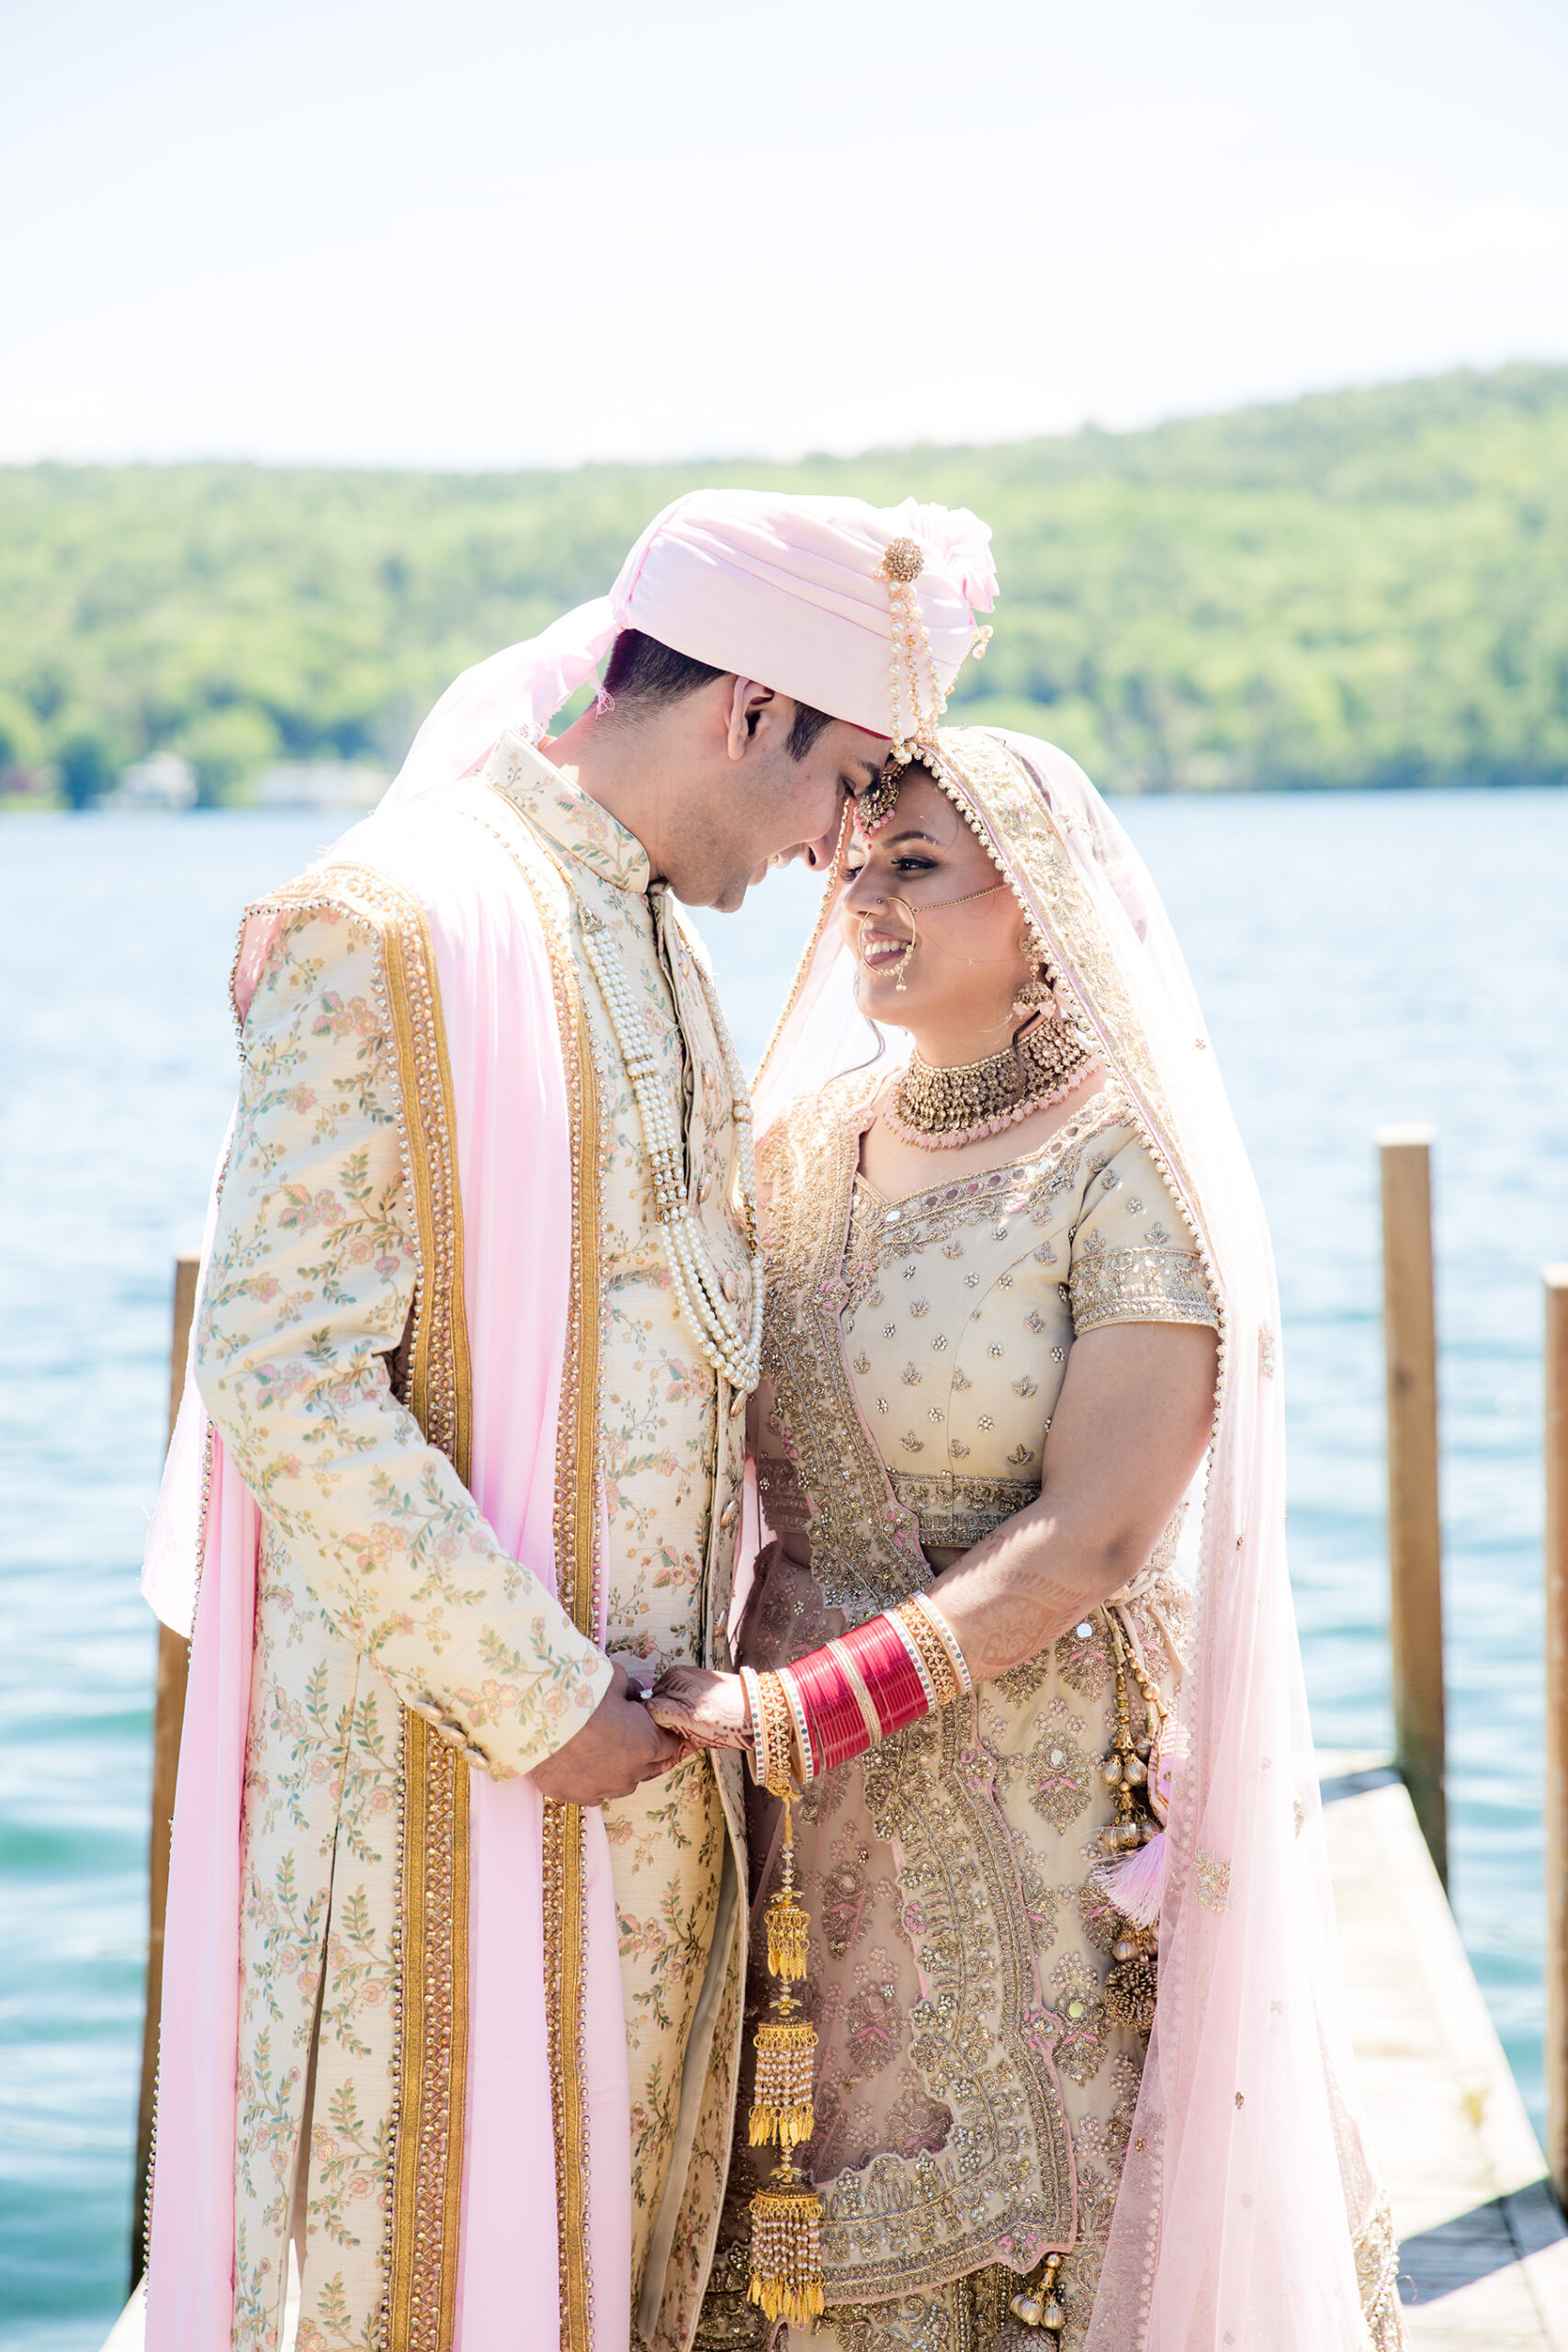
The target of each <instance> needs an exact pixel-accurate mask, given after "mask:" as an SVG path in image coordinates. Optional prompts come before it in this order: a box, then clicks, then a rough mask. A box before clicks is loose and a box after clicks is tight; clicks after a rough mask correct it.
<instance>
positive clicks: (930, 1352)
mask: <svg viewBox="0 0 1568 2352" xmlns="http://www.w3.org/2000/svg"><path fill="white" fill-rule="evenodd" d="M931 1157H932V1160H933V1163H935V1166H934V1168H933V1172H940V1161H941V1155H940V1154H937V1153H933V1154H932V1155H931ZM842 1271H843V1280H844V1282H845V1283H846V1285H847V1287H848V1292H849V1297H848V1301H847V1303H846V1306H845V1308H844V1312H843V1317H842V1323H841V1329H842V1331H843V1344H844V1356H845V1360H846V1363H847V1365H848V1369H849V1373H850V1375H851V1380H852V1386H853V1391H854V1396H855V1400H856V1402H857V1404H858V1405H859V1408H860V1410H861V1413H862V1415H863V1419H864V1421H865V1424H866V1427H867V1429H868V1430H870V1432H871V1435H872V1438H873V1440H874V1443H875V1446H876V1449H877V1452H878V1453H880V1454H881V1456H882V1458H883V1460H884V1462H885V1463H886V1465H887V1469H888V1475H889V1476H890V1478H891V1480H892V1484H893V1487H894V1491H895V1492H896V1494H897V1497H898V1499H899V1501H900V1502H901V1503H903V1504H905V1505H906V1507H907V1508H908V1510H911V1511H913V1512H914V1513H915V1515H916V1516H917V1518H918V1519H919V1526H920V1541H921V1543H922V1544H923V1545H924V1546H926V1547H927V1548H928V1549H930V1548H933V1547H941V1548H947V1549H952V1550H966V1549H967V1548H968V1546H969V1545H970V1544H976V1543H978V1542H979V1540H980V1538H981V1537H982V1536H984V1535H987V1534H989V1532H990V1531H991V1530H992V1529H993V1528H994V1527H998V1526H999V1525H1000V1523H1001V1522H1002V1521H1003V1520H1005V1519H1010V1518H1011V1517H1012V1515H1013V1513H1014V1512H1015V1511H1019V1510H1023V1509H1024V1508H1025V1507H1026V1505H1028V1504H1029V1503H1032V1501H1033V1500H1034V1499H1035V1498H1036V1497H1037V1496H1038V1494H1039V1492H1040V1483H1041V1463H1042V1457H1043V1453H1044V1446H1045V1438H1046V1433H1047V1431H1048V1430H1049V1429H1050V1427H1051V1416H1052V1413H1053V1412H1054V1411H1055V1405H1056V1399H1057V1397H1058V1396H1059V1394H1060V1393H1061V1386H1062V1381H1063V1378H1064V1377H1065V1375H1066V1365H1067V1357H1068V1354H1069V1351H1071V1349H1072V1346H1073V1342H1074V1340H1076V1339H1081V1338H1082V1336H1083V1335H1084V1333H1085V1332H1086V1331H1094V1330H1098V1329H1100V1327H1101V1326H1102V1325H1104V1324H1108V1323H1135V1322H1156V1323H1202V1324H1208V1325H1210V1326H1211V1327H1217V1325H1218V1321H1219V1317H1218V1315H1217V1313H1216V1310H1215V1306H1214V1301H1213V1294H1212V1292H1211V1290H1210V1287H1209V1283H1208V1279H1207V1276H1206V1275H1205V1273H1204V1271H1203V1264H1202V1260H1201V1257H1200V1256H1199V1254H1198V1251H1197V1250H1196V1248H1195V1247H1194V1244H1193V1238H1192V1235H1191V1232H1190V1229H1189V1227H1188V1225H1187V1222H1186V1219H1185V1217H1184V1216H1183V1215H1182V1212H1181V1209H1180V1208H1179V1205H1178V1204H1177V1203H1176V1201H1175V1200H1174V1199H1173V1198H1172V1196H1171V1193H1170V1190H1169V1188H1168V1185H1167V1183H1166V1181H1165V1179H1164V1177H1163V1176H1162V1175H1161V1174H1160V1171H1159V1170H1158V1169H1157V1168H1156V1165H1155V1162H1154V1160H1153V1159H1152V1158H1151V1156H1150V1154H1149V1151H1148V1148H1147V1147H1146V1146H1145V1144H1144V1143H1143V1141H1142V1140H1141V1138H1140V1137H1139V1136H1138V1133H1137V1130H1136V1128H1135V1127H1134V1124H1133V1122H1132V1119H1131V1117H1130V1115H1129V1114H1128V1110H1127V1106H1126V1103H1125V1102H1124V1101H1123V1100H1122V1099H1121V1098H1120V1097H1119V1096H1118V1095H1117V1094H1115V1093H1114V1092H1113V1091H1111V1090H1109V1089H1107V1090H1105V1091H1101V1092H1100V1093H1099V1094H1098V1095H1097V1096H1096V1097H1095V1098H1094V1099H1093V1100H1092V1101H1091V1102H1089V1103H1087V1104H1086V1105H1085V1106H1084V1108H1083V1109H1082V1110H1081V1111H1079V1112H1078V1113H1077V1114H1075V1116H1074V1117H1073V1118H1071V1119H1070V1120H1068V1122H1067V1123H1066V1125H1065V1126H1063V1127H1060V1128H1058V1130H1057V1131H1056V1133H1055V1135H1054V1136H1052V1137H1051V1138H1050V1140H1049V1141H1048V1142H1047V1143H1044V1144H1042V1145H1041V1146H1040V1147H1039V1148H1038V1149H1036V1150H1034V1151H1032V1152H1029V1153H1027V1154H1025V1155H1024V1156H1023V1157H1022V1158H1021V1159H1016V1160H1013V1161H1012V1162H1011V1163H1010V1165H1009V1166H1007V1167H1005V1168H996V1169H991V1170H987V1172H986V1173H985V1174H983V1175H971V1176H963V1177H959V1178H956V1179H954V1180H953V1181H950V1182H945V1183H943V1182H938V1183H936V1184H933V1185H932V1187H931V1190H930V1191H928V1192H924V1193H914V1194H911V1195H910V1196H909V1197H908V1198H906V1199H904V1200H899V1201H886V1200H884V1199H883V1197H882V1196H881V1194H880V1193H877V1192H876V1191H875V1189H874V1187H873V1186H872V1185H871V1184H870V1183H868V1182H867V1181H866V1179H865V1178H864V1177H863V1176H858V1175H857V1176H856V1178H855V1179H854V1193H853V1199H852V1208H851V1214H850V1227H849V1239H848V1245H847V1248H846V1250H845V1252H844V1258H843V1269H842ZM761 1456H762V1459H761V1464H760V1476H761V1493H762V1499H763V1506H764V1510H765V1511H766V1514H767V1517H768V1520H769V1522H770V1524H771V1525H772V1526H773V1528H774V1529H775V1530H776V1531H778V1532H781V1533H782V1532H784V1531H785V1530H786V1529H793V1528H804V1524H805V1517H804V1508H803V1506H804V1498H802V1497H801V1496H800V1495H799V1493H798V1490H797V1488H796V1486H795V1477H794V1475H793V1465H792V1464H789V1463H788V1462H787V1461H784V1460H783V1459H781V1458H780V1457H779V1456H778V1455H777V1454H773V1453H771V1450H770V1448H769V1444H768V1437H767V1433H766V1431H765V1430H764V1433H763V1438H762V1444H761Z"/></svg>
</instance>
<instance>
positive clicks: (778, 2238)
mask: <svg viewBox="0 0 1568 2352" xmlns="http://www.w3.org/2000/svg"><path fill="white" fill-rule="evenodd" d="M810 1924H811V1922H810V1917H809V1914H808V1913H807V1912H806V1911H804V1910H803V1909H802V1908H801V1905H800V1903H799V1901H798V1899H797V1897H796V1895H795V1826H794V1823H793V1821H792V1819H791V1817H790V1801H789V1798H788V1796H787V1794H786V1795H785V1796H784V1875H783V1882H782V1883H781V1885H780V1887H779V1891H778V1893H777V1894H775V1895H774V1897H773V1901H772V1902H771V1903H770V1904H769V1905H768V1908H767V1914H766V1926H767V1937H768V1973H769V1975H770V1976H774V1977H777V1978H778V1979H779V1980H780V1987H781V1989H780V1990H779V1991H778V1992H776V1993H775V1994H774V1995H773V2003H772V2007H771V2010H770V2013H769V2016H768V2018H767V2019H766V2021H765V2022H764V2023H763V2024H761V2025H760V2026H759V2027H758V2028H757V2033H756V2041H755V2048H756V2053H757V2084H756V2095H755V2098H753V2101H752V2106H751V2145H752V2146H753V2147H754V2148H761V2147H766V2146H768V2145H769V2144H770V2143H772V2142H773V2141H776V2142H777V2143H778V2145H779V2147H780V2149H781V2151H782V2152H783V2155H784V2162H783V2163H782V2164H781V2165H779V2167H778V2169H777V2170H776V2171H775V2172H774V2174H773V2177H772V2179H771V2180H770V2181H769V2182H768V2185H767V2187H766V2188H760V2189H759V2190H758V2191H757V2194H756V2195H755V2196H754V2197H753V2198H752V2199H751V2286H750V2300H751V2301H752V2302H754V2303H756V2304H758V2305H760V2307H761V2312H762V2315H763V2317H764V2318H765V2319H767V2320H768V2321H769V2322H773V2321H774V2320H780V2319H787V2320H788V2321H790V2322H791V2323H792V2324H794V2325H796V2326H804V2325H805V2324H807V2322H808V2321H810V2320H814V2319H819V2318H820V2317H821V2315H822V2312H823V2309H824V2293H823V2290H824V2287H825V2285H826V2278H825V2276H824V2273H823V2269H822V2199H820V2197H818V2194H817V2191H816V2190H815V2189H814V2188H812V2186H811V2183H810V2182H809V2181H808V2180H807V2177H806V2176H805V2174H804V2173H802V2172H800V2171H798V2170H797V2169H796V2167H795V2164H794V2162H793V2157H794V2152H795V2149H796V2148H797V2147H799V2146H800V2144H801V2143H802V2142H803V2141H806V2140H809V2139H810V2137H811V2133H812V2131H813V2129H814V2127H815V2123H816V2116H815V2113H814V2111H813V2109H812V2104H811V2077H812V2072H813V2068H814V2064H815V2061H816V2056H817V2029H816V2027H815V2026H814V2025H812V2024H811V2023H810V2021H809V2019H808V2018H805V2017H803V2016H802V2015H801V2013H800V2006H799V2004H798V2002H796V2001H795V1999H793V1998H792V1996H791V1995H790V1992H789V1989H788V1987H789V1985H790V1984H791V1983H792V1982H793V1983H795V1984H799V1983H800V1982H801V1981H802V1979H803V1978H804V1977H805V1974H806V1961H807V1928H809V1926H810Z"/></svg>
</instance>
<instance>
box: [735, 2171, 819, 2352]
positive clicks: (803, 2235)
mask: <svg viewBox="0 0 1568 2352" xmlns="http://www.w3.org/2000/svg"><path fill="white" fill-rule="evenodd" d="M826 2283H827V2282H826V2279H825V2278H824V2276H823V2271H822V2199H820V2197H818V2194H817V2191H816V2190H815V2189H814V2188H812V2187H811V2186H810V2184H809V2183H808V2182H807V2179H806V2177H805V2176H804V2174H802V2173H798V2172H796V2170H795V2166H794V2165H791V2164H783V2165H780V2166H779V2168H778V2170H777V2171H776V2172H775V2173H774V2175H773V2178H772V2180H771V2181H770V2182H769V2183H768V2186H767V2187H766V2188H759V2190H758V2191H757V2194H756V2195H755V2197H753V2198H752V2199H751V2288H750V2301H752V2302H754V2303H757V2304H759V2305H761V2312H762V2316H763V2317H764V2319H768V2320H776V2319H787V2320H789V2321H791V2322H793V2323H794V2324H795V2325H796V2326H804V2324H806V2322H807V2320H813V2319H820V2318H821V2316H822V2313H823V2311H824V2309H825V2308H826V2298H825V2295H824V2292H823V2290H824V2288H825V2286H826Z"/></svg>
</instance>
